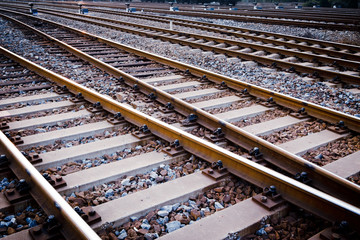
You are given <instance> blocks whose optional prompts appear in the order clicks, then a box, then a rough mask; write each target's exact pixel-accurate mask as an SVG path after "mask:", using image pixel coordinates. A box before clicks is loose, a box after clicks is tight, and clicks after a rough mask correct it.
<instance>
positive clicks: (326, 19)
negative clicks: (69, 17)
mask: <svg viewBox="0 0 360 240" xmlns="http://www.w3.org/2000/svg"><path fill="white" fill-rule="evenodd" d="M56 4H59V3H56ZM60 4H62V3H60ZM68 4H71V5H73V8H77V7H76V5H77V4H78V3H66V5H68ZM39 5H43V6H48V3H39ZM74 5H75V6H74ZM85 5H87V6H94V7H97V6H99V5H98V4H92V3H87V4H85ZM102 6H104V5H102ZM113 6H114V5H112V6H109V7H113ZM115 6H116V7H117V8H120V9H125V6H124V5H123V4H121V5H120V6H119V5H115ZM134 6H135V7H138V8H141V9H145V11H150V12H156V13H160V14H173V15H183V16H196V17H203V18H217V19H231V20H236V21H248V22H256V23H270V24H281V25H284V24H285V25H293V26H300V27H315V28H324V29H334V30H344V29H346V30H355V31H357V30H358V29H359V18H358V17H356V16H354V17H353V18H351V17H345V16H344V17H341V16H339V17H338V15H339V14H338V13H336V14H332V15H331V16H321V14H313V15H310V16H309V15H307V16H302V15H299V14H298V13H294V14H292V13H289V12H288V13H284V11H281V12H280V13H281V17H279V13H275V14H274V13H271V12H267V11H261V12H256V11H241V12H240V13H235V12H234V11H216V10H215V11H205V10H199V9H197V10H194V9H186V8H184V9H182V11H180V12H178V11H176V12H173V11H169V10H168V7H164V8H165V9H166V10H165V9H164V8H162V7H160V8H154V7H153V6H150V7H147V6H146V4H141V5H138V4H136V3H135V4H134ZM139 10H140V9H138V11H139ZM319 15H320V16H319Z"/></svg>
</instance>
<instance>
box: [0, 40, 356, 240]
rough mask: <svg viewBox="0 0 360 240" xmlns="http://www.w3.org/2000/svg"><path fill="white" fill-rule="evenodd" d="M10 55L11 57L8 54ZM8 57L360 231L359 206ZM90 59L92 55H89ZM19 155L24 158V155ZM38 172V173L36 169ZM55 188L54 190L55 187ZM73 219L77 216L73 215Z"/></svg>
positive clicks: (9, 153)
mask: <svg viewBox="0 0 360 240" xmlns="http://www.w3.org/2000/svg"><path fill="white" fill-rule="evenodd" d="M69 47H70V46H69ZM3 51H4V50H3V48H1V52H3ZM7 56H9V54H8V53H7ZM9 57H10V58H11V59H13V60H14V61H16V62H18V63H19V64H21V65H23V66H25V67H27V68H28V69H30V70H32V71H34V72H36V73H37V74H39V75H41V76H43V77H45V78H47V79H50V80H52V81H53V82H55V83H57V84H58V85H60V86H66V87H67V89H68V90H69V91H70V92H72V93H74V94H78V93H81V94H82V95H83V97H84V98H85V99H86V100H88V101H90V102H100V103H101V106H102V107H103V108H104V109H105V110H107V111H109V112H112V113H116V112H121V114H122V116H124V118H125V119H126V120H127V121H129V122H131V123H133V124H135V125H138V126H141V125H143V124H146V125H147V126H148V128H149V129H150V131H151V132H152V133H153V134H155V135H157V136H159V137H160V138H162V139H165V140H167V141H174V140H175V139H178V140H179V141H180V143H181V145H182V146H183V147H184V149H185V150H186V151H188V152H190V153H192V154H195V155H196V156H198V157H200V158H203V159H206V160H207V161H210V162H214V161H217V160H219V159H220V160H222V161H223V163H224V166H225V167H227V168H228V169H229V171H230V172H231V173H233V174H235V175H237V176H239V177H241V178H244V179H246V180H247V181H249V182H251V183H253V184H255V185H258V186H262V187H265V186H269V185H275V186H276V187H277V190H278V192H279V193H280V194H282V197H283V198H284V199H285V200H287V201H289V202H291V203H293V204H295V205H297V206H300V207H302V208H304V209H306V210H308V211H310V212H312V213H314V214H316V215H318V216H321V217H323V218H325V219H327V220H330V221H342V220H344V219H345V220H346V221H348V222H349V224H350V226H351V227H352V228H353V229H356V230H360V226H359V225H358V221H359V219H360V209H359V208H357V207H355V206H353V205H350V204H348V203H346V202H344V201H342V200H339V199H337V198H334V197H332V196H330V195H328V194H326V193H323V192H321V191H319V190H316V189H314V188H311V187H309V186H307V185H305V184H303V183H300V182H297V181H295V180H294V179H291V178H289V177H287V176H284V175H282V174H280V173H277V172H275V171H273V170H271V169H268V168H266V167H264V166H261V165H259V164H257V163H254V162H252V161H250V160H248V159H245V158H243V157H240V156H238V155H236V154H234V153H231V152H229V151H227V150H225V149H223V148H221V147H219V146H217V145H215V144H212V143H209V142H207V141H205V140H203V139H200V138H198V137H196V136H193V135H191V134H190V133H187V132H185V131H183V130H180V129H177V128H175V127H173V126H171V125H169V124H167V123H164V122H162V121H159V120H157V119H155V118H153V117H150V116H148V115H146V114H144V113H141V112H139V111H137V110H135V109H133V108H131V107H129V106H127V105H124V104H121V103H119V102H117V101H115V100H113V99H112V98H111V97H109V96H105V95H102V94H99V93H97V92H96V91H94V90H91V89H88V88H86V87H84V86H82V85H80V84H78V83H76V82H74V81H72V80H69V79H67V78H65V77H63V76H61V75H59V74H56V73H54V72H51V71H49V70H47V69H45V68H43V67H41V66H39V65H37V64H34V63H31V62H30V61H28V60H26V59H24V58H22V57H19V56H16V55H11V56H9ZM88 58H91V57H90V56H88ZM129 77H130V76H129ZM2 138H6V137H5V136H4V135H3V134H1V139H2ZM5 143H7V145H10V146H11V148H9V149H7V153H8V155H13V154H17V155H19V154H21V153H20V152H19V151H18V150H17V149H16V148H15V146H14V145H12V144H11V143H10V142H9V140H7V139H4V141H1V144H2V145H3V144H5ZM18 157H19V158H23V159H24V157H23V156H18ZM28 164H30V163H28ZM37 174H39V173H38V172H37ZM43 180H44V179H43ZM52 191H55V190H54V189H53V190H52ZM74 219H76V218H75V217H74ZM74 219H71V220H74ZM70 233H71V232H70ZM90 239H91V238H90Z"/></svg>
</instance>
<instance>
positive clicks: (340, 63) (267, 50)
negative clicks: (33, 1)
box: [41, 10, 360, 85]
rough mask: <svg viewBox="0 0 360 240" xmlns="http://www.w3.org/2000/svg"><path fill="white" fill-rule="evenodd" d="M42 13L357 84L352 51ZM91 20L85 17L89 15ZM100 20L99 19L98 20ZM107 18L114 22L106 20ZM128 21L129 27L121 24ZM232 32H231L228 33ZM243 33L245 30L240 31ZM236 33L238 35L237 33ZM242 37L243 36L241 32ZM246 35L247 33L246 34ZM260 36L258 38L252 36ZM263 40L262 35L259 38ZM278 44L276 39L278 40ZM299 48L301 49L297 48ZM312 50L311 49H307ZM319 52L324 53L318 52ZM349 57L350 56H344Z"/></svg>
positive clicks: (356, 59) (357, 64) (357, 65)
mask: <svg viewBox="0 0 360 240" xmlns="http://www.w3.org/2000/svg"><path fill="white" fill-rule="evenodd" d="M41 11H43V12H44V13H47V14H50V15H55V16H59V17H65V18H69V19H72V20H77V21H83V22H86V23H89V24H95V25H99V26H102V27H109V28H112V29H115V30H120V31H124V32H128V33H132V34H137V35H141V36H145V37H151V38H154V39H159V40H162V41H169V42H171V43H177V44H181V45H185V46H190V47H192V48H195V49H202V50H204V51H213V52H215V53H219V54H225V55H227V56H229V57H236V58H241V59H243V60H249V61H256V62H258V63H260V64H264V65H267V66H271V67H277V68H281V69H287V70H290V71H292V72H294V71H295V72H298V73H302V74H303V76H304V73H307V74H306V75H308V76H310V77H313V78H319V77H320V78H323V79H327V80H330V82H333V83H339V82H343V83H348V84H356V85H358V84H359V79H360V76H359V58H360V56H357V55H355V54H350V53H348V54H347V53H343V52H340V51H333V50H328V49H324V48H319V47H310V46H309V47H306V46H305V47H304V48H302V47H301V45H304V44H294V45H296V47H298V48H296V49H294V48H292V49H286V48H287V47H289V46H287V45H286V44H285V46H284V45H282V46H281V45H273V43H268V44H269V45H270V46H266V45H264V43H266V41H265V42H260V43H251V42H245V41H239V40H237V39H233V38H231V37H230V38H227V37H226V36H224V35H219V36H218V37H217V36H206V35H200V34H194V33H190V32H182V31H174V30H168V29H165V28H156V27H152V26H149V25H146V26H144V25H140V24H135V23H128V22H124V21H118V20H112V19H106V18H100V17H93V16H89V17H84V16H81V15H78V16H75V17H73V16H69V15H67V14H66V15H64V12H59V13H54V10H53V11H46V10H41ZM84 18H88V19H93V20H88V19H84ZM99 21H101V22H99ZM107 22H111V23H115V25H114V24H108V23H107ZM125 25H128V26H129V27H124V26H125ZM231 35H232V34H231ZM243 35H244V34H243ZM237 37H239V36H237ZM242 37H244V36H242ZM248 38H249V36H248ZM254 40H259V39H254ZM262 40H263V39H262ZM278 44H279V41H278ZM347 47H348V46H346V45H342V48H341V49H339V50H341V51H343V50H344V49H346V50H347V51H349V49H348V48H347ZM350 48H353V49H356V46H350ZM299 49H301V50H302V51H299ZM309 50H312V52H310V53H309V52H308V51H309ZM303 51H306V52H303ZM319 53H322V54H327V55H319ZM343 58H348V59H351V60H345V59H343Z"/></svg>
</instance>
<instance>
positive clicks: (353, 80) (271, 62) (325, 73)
mask: <svg viewBox="0 0 360 240" xmlns="http://www.w3.org/2000/svg"><path fill="white" fill-rule="evenodd" d="M42 11H43V12H47V13H49V14H52V15H55V16H60V17H64V18H69V19H73V20H78V21H83V22H87V23H91V24H95V25H99V26H102V27H107V28H113V29H117V30H120V31H124V32H129V33H133V34H138V35H144V36H151V37H152V38H155V39H161V40H165V41H169V42H172V43H178V44H182V45H188V46H191V47H194V48H200V49H202V50H207V51H214V52H217V53H221V54H226V55H228V56H233V57H240V58H242V59H245V60H250V61H254V60H255V61H257V62H259V63H261V64H265V65H268V66H276V67H280V68H283V69H292V71H295V72H307V73H309V74H314V75H315V74H317V75H318V76H320V77H325V78H330V79H331V78H332V79H338V80H341V81H343V82H346V83H350V84H359V83H360V76H354V75H349V74H343V73H341V72H336V71H330V70H325V69H321V68H317V67H310V66H304V65H301V64H298V63H290V62H286V61H282V60H277V59H271V58H267V57H261V56H256V55H253V54H247V53H242V52H238V51H234V50H229V49H226V48H221V47H214V46H208V45H206V44H201V43H196V42H190V41H186V40H180V39H176V38H172V37H167V36H161V35H156V34H151V33H144V32H141V31H138V30H135V29H129V28H124V27H121V26H113V25H109V24H106V23H100V22H97V21H91V20H85V19H83V18H82V17H81V18H80V17H72V16H64V15H61V14H57V13H53V12H49V11H46V10H45V11H44V10H42ZM79 15H80V14H79ZM81 16H83V15H81ZM91 18H95V19H101V18H98V17H91ZM111 21H113V22H115V20H111ZM122 24H126V25H133V26H137V27H140V26H141V27H144V26H142V25H139V24H130V23H126V22H122ZM148 28H150V29H153V30H158V31H163V32H172V33H173V34H178V35H188V36H194V37H197V38H199V39H201V38H202V39H204V38H205V39H208V40H211V39H212V40H214V41H218V42H229V43H230V42H232V43H234V42H235V41H231V40H226V41H224V40H222V39H219V38H214V37H209V36H208V37H204V36H201V35H196V34H190V33H180V32H177V31H170V30H165V29H161V30H160V29H157V28H154V27H148ZM236 43H237V44H238V45H244V46H245V47H252V48H256V49H258V50H261V49H263V48H267V49H270V47H263V46H256V45H254V44H247V43H240V42H236ZM236 43H234V44H236ZM267 49H264V50H265V51H266V50H267ZM272 51H274V52H277V53H279V54H282V53H285V52H289V50H281V49H276V48H274V49H273V50H272ZM293 54H294V55H297V56H299V57H300V56H302V57H304V56H308V58H311V57H313V59H320V60H326V61H327V62H331V61H333V62H336V61H338V62H339V63H343V64H346V65H350V66H352V67H357V66H358V64H357V63H356V62H353V61H348V60H341V59H338V58H333V59H332V60H331V58H328V57H321V56H317V55H313V56H311V55H310V54H309V55H308V54H303V53H298V52H293Z"/></svg>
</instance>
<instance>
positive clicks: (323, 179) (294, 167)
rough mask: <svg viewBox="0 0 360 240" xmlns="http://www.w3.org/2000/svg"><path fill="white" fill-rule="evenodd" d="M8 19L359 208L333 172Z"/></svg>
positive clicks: (356, 190) (257, 91) (288, 100)
mask: <svg viewBox="0 0 360 240" xmlns="http://www.w3.org/2000/svg"><path fill="white" fill-rule="evenodd" d="M6 18H9V17H6ZM9 19H12V18H9ZM12 20H13V21H15V22H17V23H19V24H21V25H22V26H25V27H27V28H29V29H31V30H33V31H35V32H36V33H37V34H38V35H40V36H42V37H44V38H46V39H50V40H51V41H52V42H54V43H56V44H58V45H59V46H60V47H62V48H64V49H65V50H67V51H69V52H71V53H73V54H74V55H76V56H78V57H79V58H81V59H83V60H85V61H88V62H90V63H92V64H93V65H95V66H97V67H99V68H100V69H103V70H104V71H106V72H108V73H110V74H112V75H114V76H115V77H122V78H123V80H124V81H125V83H127V84H129V85H131V86H132V85H133V84H137V85H138V86H139V87H140V90H141V91H142V92H144V93H145V94H149V93H154V94H155V95H156V96H157V100H158V101H159V102H161V103H163V104H166V103H167V102H171V103H172V104H173V106H174V107H175V109H176V111H178V112H179V113H181V114H183V115H188V114H190V113H195V114H196V115H198V117H199V120H198V123H199V124H201V125H203V126H205V127H207V128H209V129H216V128H218V127H221V128H222V130H223V132H224V133H225V134H226V138H227V139H229V140H230V141H232V142H234V143H236V144H238V145H239V146H241V147H243V148H244V149H248V150H250V149H252V148H253V147H255V146H257V147H259V149H260V151H261V152H262V153H263V154H264V158H265V160H267V161H269V162H271V163H273V164H275V165H277V166H279V167H280V168H282V169H286V170H287V171H288V172H289V173H291V174H294V175H295V174H296V173H298V172H302V171H306V172H308V173H309V177H310V178H312V179H313V186H315V187H317V188H319V189H321V190H322V191H325V192H328V193H330V194H331V195H333V196H336V197H338V198H341V199H344V200H345V201H348V202H350V203H351V204H354V205H356V206H358V205H359V202H358V201H357V197H356V196H357V195H358V194H360V187H359V186H357V185H355V184H353V183H351V182H349V181H346V180H345V179H343V178H340V177H339V176H337V175H335V174H333V173H330V172H328V171H326V170H324V169H323V168H321V167H319V166H317V165H315V164H313V163H310V162H308V161H306V160H304V159H303V158H301V157H298V156H296V155H294V154H291V153H289V152H287V151H284V150H283V149H281V148H279V147H276V146H275V145H272V144H270V143H269V142H267V141H265V140H263V139H261V138H259V137H257V136H254V135H252V134H249V133H247V132H245V131H243V130H242V129H240V128H238V127H236V126H234V125H232V124H230V123H227V122H224V121H222V120H221V119H219V118H217V117H215V116H213V115H211V114H209V113H207V112H205V111H203V110H201V109H199V108H196V107H194V106H193V105H191V104H189V103H186V102H185V101H183V100H181V99H178V98H175V97H173V96H172V95H170V94H168V93H166V92H164V91H161V90H159V89H157V88H155V87H154V86H152V85H149V84H147V83H145V82H143V81H141V80H139V79H137V78H135V77H132V76H131V75H129V74H127V73H124V72H123V71H121V70H118V69H116V68H114V67H112V66H111V65H109V64H106V63H104V62H102V61H100V60H98V59H96V58H94V57H92V56H90V55H88V54H85V53H83V52H81V51H79V50H77V49H76V48H73V47H71V46H70V45H68V44H65V43H63V42H61V41H59V40H57V39H55V38H53V37H51V36H48V35H47V34H44V33H42V32H41V31H39V30H36V29H34V28H32V27H30V26H27V25H26V24H23V23H21V22H19V21H18V20H15V19H12ZM46 22H48V23H51V24H54V25H55V26H58V27H63V28H65V29H67V30H69V31H72V32H75V33H78V34H81V35H84V36H87V37H89V38H92V39H98V40H99V41H101V42H104V43H106V44H108V45H111V46H113V47H116V48H119V49H122V50H125V51H128V52H132V53H135V54H137V55H139V56H148V58H151V59H152V60H156V61H157V62H161V63H164V64H168V65H169V64H171V65H174V66H175V67H177V66H178V67H179V68H181V69H183V68H184V69H188V70H189V71H190V72H191V73H192V74H194V75H196V76H203V74H206V76H208V78H209V79H211V80H214V81H215V82H219V81H226V83H227V84H228V85H229V86H231V87H232V88H234V89H237V90H240V89H244V88H247V89H248V91H249V92H250V94H252V95H254V96H258V97H261V98H264V95H266V96H272V97H273V98H274V99H275V100H276V101H277V102H278V103H280V104H281V105H286V106H289V105H295V106H296V105H301V106H303V105H304V104H307V109H309V108H311V110H310V109H309V110H307V111H308V112H311V114H313V115H315V116H316V113H317V112H320V113H322V115H321V116H322V117H328V116H331V115H335V117H340V116H343V117H346V118H347V119H350V120H353V126H354V127H355V129H357V130H358V131H360V129H359V126H360V124H356V123H359V121H360V119H359V118H355V117H353V116H350V115H346V114H344V113H340V112H337V111H334V110H330V109H326V108H322V107H320V106H318V105H315V104H312V103H307V102H303V101H300V100H297V99H295V98H292V97H288V96H285V95H283V94H278V93H275V92H271V91H269V90H266V89H263V88H260V87H257V86H255V85H251V84H247V83H243V82H240V81H238V80H235V79H231V78H228V77H224V76H222V75H219V74H216V73H212V72H208V71H205V70H202V69H200V68H196V67H192V66H190V65H187V64H183V63H180V62H177V61H174V60H170V59H167V58H164V57H160V56H158V55H153V54H149V53H146V52H143V51H140V50H137V49H135V48H132V47H129V46H125V45H122V44H118V43H115V42H113V41H110V40H106V39H103V38H101V37H98V36H95V35H91V34H87V33H86V32H84V31H81V30H77V29H74V28H70V27H64V26H62V25H60V24H57V23H54V22H51V21H46ZM324 115H325V116H324ZM346 122H347V123H349V121H346ZM329 183H331V184H330V185H331V188H329Z"/></svg>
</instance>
